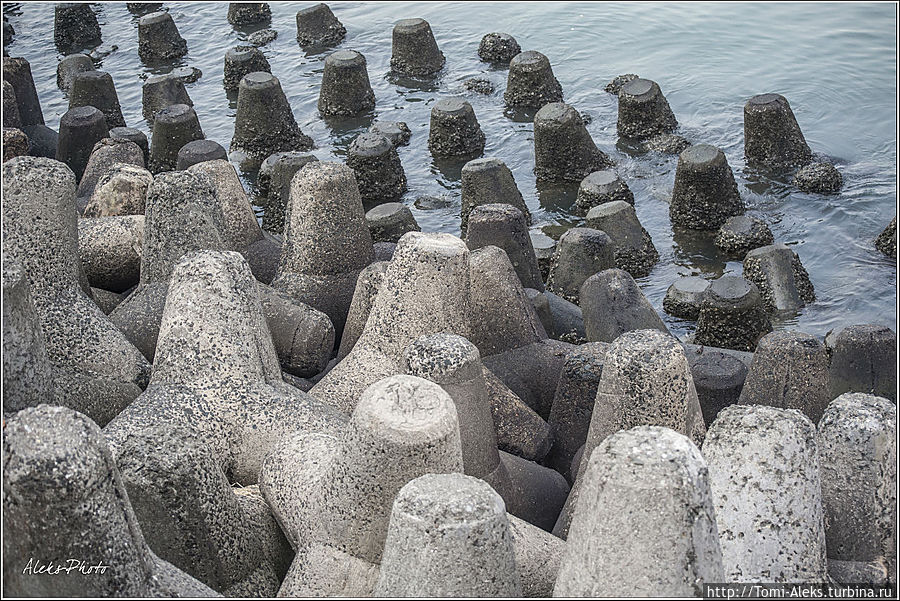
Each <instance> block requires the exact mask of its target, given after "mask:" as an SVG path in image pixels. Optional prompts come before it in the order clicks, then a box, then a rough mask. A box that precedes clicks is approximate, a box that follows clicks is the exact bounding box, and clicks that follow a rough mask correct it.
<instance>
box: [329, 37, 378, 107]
mask: <svg viewBox="0 0 900 601" xmlns="http://www.w3.org/2000/svg"><path fill="white" fill-rule="evenodd" d="M318 108H319V113H320V114H321V115H322V116H323V117H334V116H345V117H349V116H353V115H358V114H360V113H363V112H365V111H371V110H372V109H374V108H375V93H374V92H373V91H372V85H371V84H370V83H369V73H368V72H367V71H366V57H364V56H363V55H362V54H360V53H359V52H356V51H355V50H338V51H337V52H334V53H332V54H329V55H328V57H326V58H325V70H324V71H323V73H322V86H321V88H320V89H319V104H318Z"/></svg>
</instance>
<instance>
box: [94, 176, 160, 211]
mask: <svg viewBox="0 0 900 601" xmlns="http://www.w3.org/2000/svg"><path fill="white" fill-rule="evenodd" d="M152 182H153V175H152V174H151V173H150V172H149V171H147V170H146V169H144V168H142V167H138V166H137V165H130V164H128V163H113V164H112V165H110V166H109V169H108V170H107V171H106V173H104V174H102V175H101V176H100V177H99V178H98V179H97V184H96V185H95V186H94V191H93V192H91V198H90V200H89V201H88V203H87V206H85V208H84V216H85V217H115V216H119V215H143V214H144V203H145V202H146V199H147V189H148V188H149V187H150V184H151V183H152Z"/></svg>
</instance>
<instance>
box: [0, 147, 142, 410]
mask: <svg viewBox="0 0 900 601" xmlns="http://www.w3.org/2000/svg"><path fill="white" fill-rule="evenodd" d="M48 199H50V202H48ZM3 251H4V255H5V257H4V258H5V259H16V260H18V261H19V262H20V264H21V266H22V268H23V269H24V271H25V273H26V275H27V278H28V281H29V284H30V286H31V294H32V299H33V301H34V307H35V311H36V313H37V317H38V319H39V321H40V324H41V329H42V332H43V335H44V340H45V343H46V348H47V355H48V358H49V360H50V363H51V365H52V366H53V368H54V377H55V378H56V381H57V385H58V396H57V402H58V403H60V404H62V405H65V406H68V407H72V408H73V409H76V410H79V411H81V412H83V413H86V414H87V415H88V416H90V417H91V418H92V419H94V420H95V421H96V422H98V423H100V424H105V423H106V422H108V421H109V420H110V419H111V418H112V417H113V416H114V415H116V413H118V412H119V411H120V410H121V409H122V408H123V407H124V406H125V405H127V404H128V403H130V402H131V401H132V400H133V399H134V398H135V397H136V396H137V395H138V394H140V388H141V387H143V386H145V385H146V383H147V379H148V377H149V373H150V365H149V364H148V363H147V361H146V360H145V359H144V358H143V357H142V356H141V354H140V352H139V351H138V350H137V349H136V348H135V347H134V346H133V345H131V343H129V342H128V340H127V339H126V338H125V336H124V335H123V334H122V333H121V332H120V331H119V330H118V329H116V327H115V326H114V325H113V324H112V323H111V322H110V321H109V319H107V317H106V315H104V314H103V312H102V311H101V310H100V308H99V307H97V305H96V304H95V303H94V302H93V301H92V300H91V298H90V297H89V296H88V294H89V290H90V288H89V286H88V284H87V278H86V276H85V274H84V271H83V269H82V265H81V256H80V254H79V252H78V234H77V226H76V213H75V178H74V176H73V175H72V172H71V170H69V169H68V168H67V167H66V166H65V165H63V164H62V163H60V162H58V161H54V160H52V159H46V158H35V157H17V158H15V159H12V160H10V161H7V162H6V163H4V164H3Z"/></svg>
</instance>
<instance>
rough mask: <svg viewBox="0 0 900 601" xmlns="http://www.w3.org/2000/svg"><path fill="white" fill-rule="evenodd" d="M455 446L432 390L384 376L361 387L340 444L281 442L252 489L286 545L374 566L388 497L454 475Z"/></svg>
mask: <svg viewBox="0 0 900 601" xmlns="http://www.w3.org/2000/svg"><path fill="white" fill-rule="evenodd" d="M459 440H460V439H459V423H458V421H457V417H456V408H455V406H454V404H453V400H452V399H451V398H450V396H449V395H448V394H447V393H446V392H444V391H443V390H442V389H441V387H440V386H438V385H437V384H434V383H432V382H428V381H427V380H423V379H421V378H416V377H413V376H406V375H397V376H391V377H389V378H384V379H382V380H379V381H378V382H376V383H375V384H373V385H372V386H370V387H368V388H367V389H366V391H365V392H364V393H363V395H362V397H361V399H360V401H359V404H358V405H357V407H356V409H355V410H354V412H353V416H352V418H351V419H350V422H349V425H348V428H347V429H346V431H345V432H344V434H343V435H342V436H341V438H340V439H335V438H330V437H326V436H322V435H314V436H308V435H307V436H302V435H300V436H295V437H292V438H289V439H287V440H286V441H285V442H284V443H283V444H282V445H281V446H280V448H278V449H276V450H275V452H273V453H271V454H270V455H269V456H268V457H267V458H266V462H265V466H264V467H263V473H262V474H261V476H260V490H261V491H262V493H263V495H264V497H265V498H266V500H267V501H268V503H269V505H270V506H271V507H272V510H273V512H274V513H275V515H276V517H277V519H278V521H279V523H280V524H281V526H282V529H283V530H284V531H285V534H286V535H287V537H288V540H289V541H290V542H291V544H292V545H293V546H294V547H297V548H300V547H305V546H308V545H310V544H314V543H320V544H328V545H331V546H334V547H335V548H337V549H338V550H340V551H344V552H346V553H349V554H350V555H353V556H354V557H357V558H359V559H362V560H364V561H367V562H369V563H376V564H377V563H380V561H381V558H382V551H383V547H384V541H385V537H386V536H387V530H388V521H389V517H390V511H391V505H392V504H393V501H394V497H395V495H396V494H397V492H398V491H399V490H400V489H401V488H402V487H403V486H404V485H405V484H406V483H407V482H409V481H410V480H413V479H414V478H417V477H418V476H421V475H424V474H427V473H433V474H441V473H450V472H460V471H462V453H461V452H460V446H459V444H460V443H459ZM300 569H307V568H305V567H304V566H300Z"/></svg>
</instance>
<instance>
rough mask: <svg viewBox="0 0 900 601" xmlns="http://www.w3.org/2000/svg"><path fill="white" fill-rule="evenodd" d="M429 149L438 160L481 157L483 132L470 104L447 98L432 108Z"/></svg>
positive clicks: (459, 99) (458, 99)
mask: <svg viewBox="0 0 900 601" xmlns="http://www.w3.org/2000/svg"><path fill="white" fill-rule="evenodd" d="M428 150H429V151H431V154H432V155H433V156H434V157H437V158H448V157H460V158H464V157H477V156H481V154H482V153H483V152H484V132H483V131H481V126H480V125H479V124H478V119H477V118H476V116H475V111H474V110H473V109H472V105H471V104H469V103H468V102H467V101H465V100H462V99H461V98H444V99H443V100H439V101H438V102H436V103H435V104H434V106H433V107H431V124H430V126H429V129H428Z"/></svg>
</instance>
